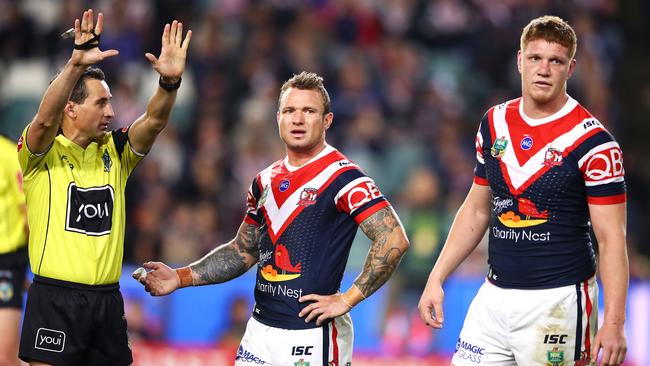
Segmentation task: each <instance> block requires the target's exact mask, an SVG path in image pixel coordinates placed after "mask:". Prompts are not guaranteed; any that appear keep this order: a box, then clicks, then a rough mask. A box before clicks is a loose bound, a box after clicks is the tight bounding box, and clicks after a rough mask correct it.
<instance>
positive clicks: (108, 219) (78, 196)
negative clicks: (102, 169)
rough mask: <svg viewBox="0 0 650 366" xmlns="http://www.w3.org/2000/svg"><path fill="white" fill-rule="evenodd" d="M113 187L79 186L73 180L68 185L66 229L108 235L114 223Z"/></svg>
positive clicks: (92, 234) (95, 234)
mask: <svg viewBox="0 0 650 366" xmlns="http://www.w3.org/2000/svg"><path fill="white" fill-rule="evenodd" d="M114 199H115V192H114V190H113V187H111V186H110V185H105V186H102V187H90V188H79V187H77V185H76V184H75V183H74V182H72V183H70V185H69V186H68V204H67V209H66V218H65V229H66V230H67V231H74V232H77V233H82V234H86V235H91V236H101V235H106V234H109V233H110V232H111V227H112V223H113V202H114Z"/></svg>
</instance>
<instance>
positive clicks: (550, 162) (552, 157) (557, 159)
mask: <svg viewBox="0 0 650 366" xmlns="http://www.w3.org/2000/svg"><path fill="white" fill-rule="evenodd" d="M543 164H544V165H546V166H547V167H551V168H552V167H554V166H560V165H562V151H560V150H558V149H556V148H553V147H549V148H548V150H546V153H545V154H544V163H543Z"/></svg>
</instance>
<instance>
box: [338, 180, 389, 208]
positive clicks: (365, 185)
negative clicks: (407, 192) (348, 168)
mask: <svg viewBox="0 0 650 366" xmlns="http://www.w3.org/2000/svg"><path fill="white" fill-rule="evenodd" d="M341 193H343V194H341ZM339 195H340V198H339V197H337V198H338V202H339V204H340V205H342V207H343V209H344V210H345V211H347V212H348V213H350V214H352V213H353V212H354V211H355V210H356V209H358V208H359V207H361V206H363V205H364V204H366V203H368V202H370V201H372V200H374V199H376V198H380V197H382V196H383V195H382V193H381V191H379V188H377V185H375V182H374V181H373V180H372V179H371V178H369V177H362V178H358V179H356V180H354V181H352V182H351V183H349V184H348V185H347V186H346V187H344V188H343V189H342V190H341V192H339ZM337 196H338V195H337Z"/></svg>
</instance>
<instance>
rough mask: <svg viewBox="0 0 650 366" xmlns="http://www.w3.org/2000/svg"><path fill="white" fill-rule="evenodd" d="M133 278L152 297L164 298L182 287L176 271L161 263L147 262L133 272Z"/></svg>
mask: <svg viewBox="0 0 650 366" xmlns="http://www.w3.org/2000/svg"><path fill="white" fill-rule="evenodd" d="M133 278H134V279H136V280H138V281H139V282H140V283H141V284H143V285H144V289H145V291H147V292H149V293H150V294H151V296H163V295H167V294H170V293H172V292H174V290H176V289H177V288H179V287H180V285H181V281H180V279H179V278H178V274H176V271H175V270H173V269H172V268H170V267H169V266H167V265H166V264H164V263H161V262H147V263H145V264H143V265H142V267H140V268H138V269H136V270H135V272H133Z"/></svg>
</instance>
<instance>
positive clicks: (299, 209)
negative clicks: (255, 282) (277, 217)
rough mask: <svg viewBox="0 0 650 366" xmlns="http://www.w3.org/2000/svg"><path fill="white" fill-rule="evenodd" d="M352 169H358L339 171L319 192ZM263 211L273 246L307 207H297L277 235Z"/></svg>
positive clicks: (348, 168)
mask: <svg viewBox="0 0 650 366" xmlns="http://www.w3.org/2000/svg"><path fill="white" fill-rule="evenodd" d="M337 152H338V151H337ZM341 156H342V155H341ZM334 161H336V160H334ZM346 161H347V159H346ZM331 163H332V162H330V164H331ZM323 169H324V168H323ZM352 169H356V167H355V166H347V167H345V168H341V169H339V170H337V171H336V172H335V173H334V174H332V176H331V177H329V179H328V180H327V181H326V182H325V183H324V184H323V185H322V186H320V187H318V191H319V192H323V191H325V190H326V189H327V187H329V185H330V184H331V183H332V182H333V181H334V179H336V178H337V177H338V176H339V175H341V174H342V173H344V172H347V171H348V170H352ZM321 170H322V169H321ZM321 170H318V173H320V172H321ZM314 177H315V176H314ZM314 177H312V179H313V178H314ZM271 181H272V182H273V178H272V180H271ZM307 182H308V181H304V182H302V183H301V185H302V184H305V183H307ZM274 193H275V192H274ZM285 200H286V199H285ZM278 206H279V205H278ZM261 209H262V212H264V219H265V220H266V222H267V224H268V233H269V237H270V238H271V241H272V242H273V244H275V243H276V242H277V240H278V239H279V238H280V236H282V233H284V231H285V230H286V229H287V227H288V226H289V225H290V224H291V223H292V222H293V220H294V219H295V218H296V216H298V215H300V213H301V212H302V210H304V209H305V206H296V208H295V209H294V211H293V212H292V213H291V215H290V216H289V217H288V218H287V220H286V221H285V222H284V224H282V226H281V227H280V229H279V230H278V232H277V233H276V232H274V231H273V225H272V223H271V219H270V218H269V216H268V213H267V212H266V209H264V207H261Z"/></svg>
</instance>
